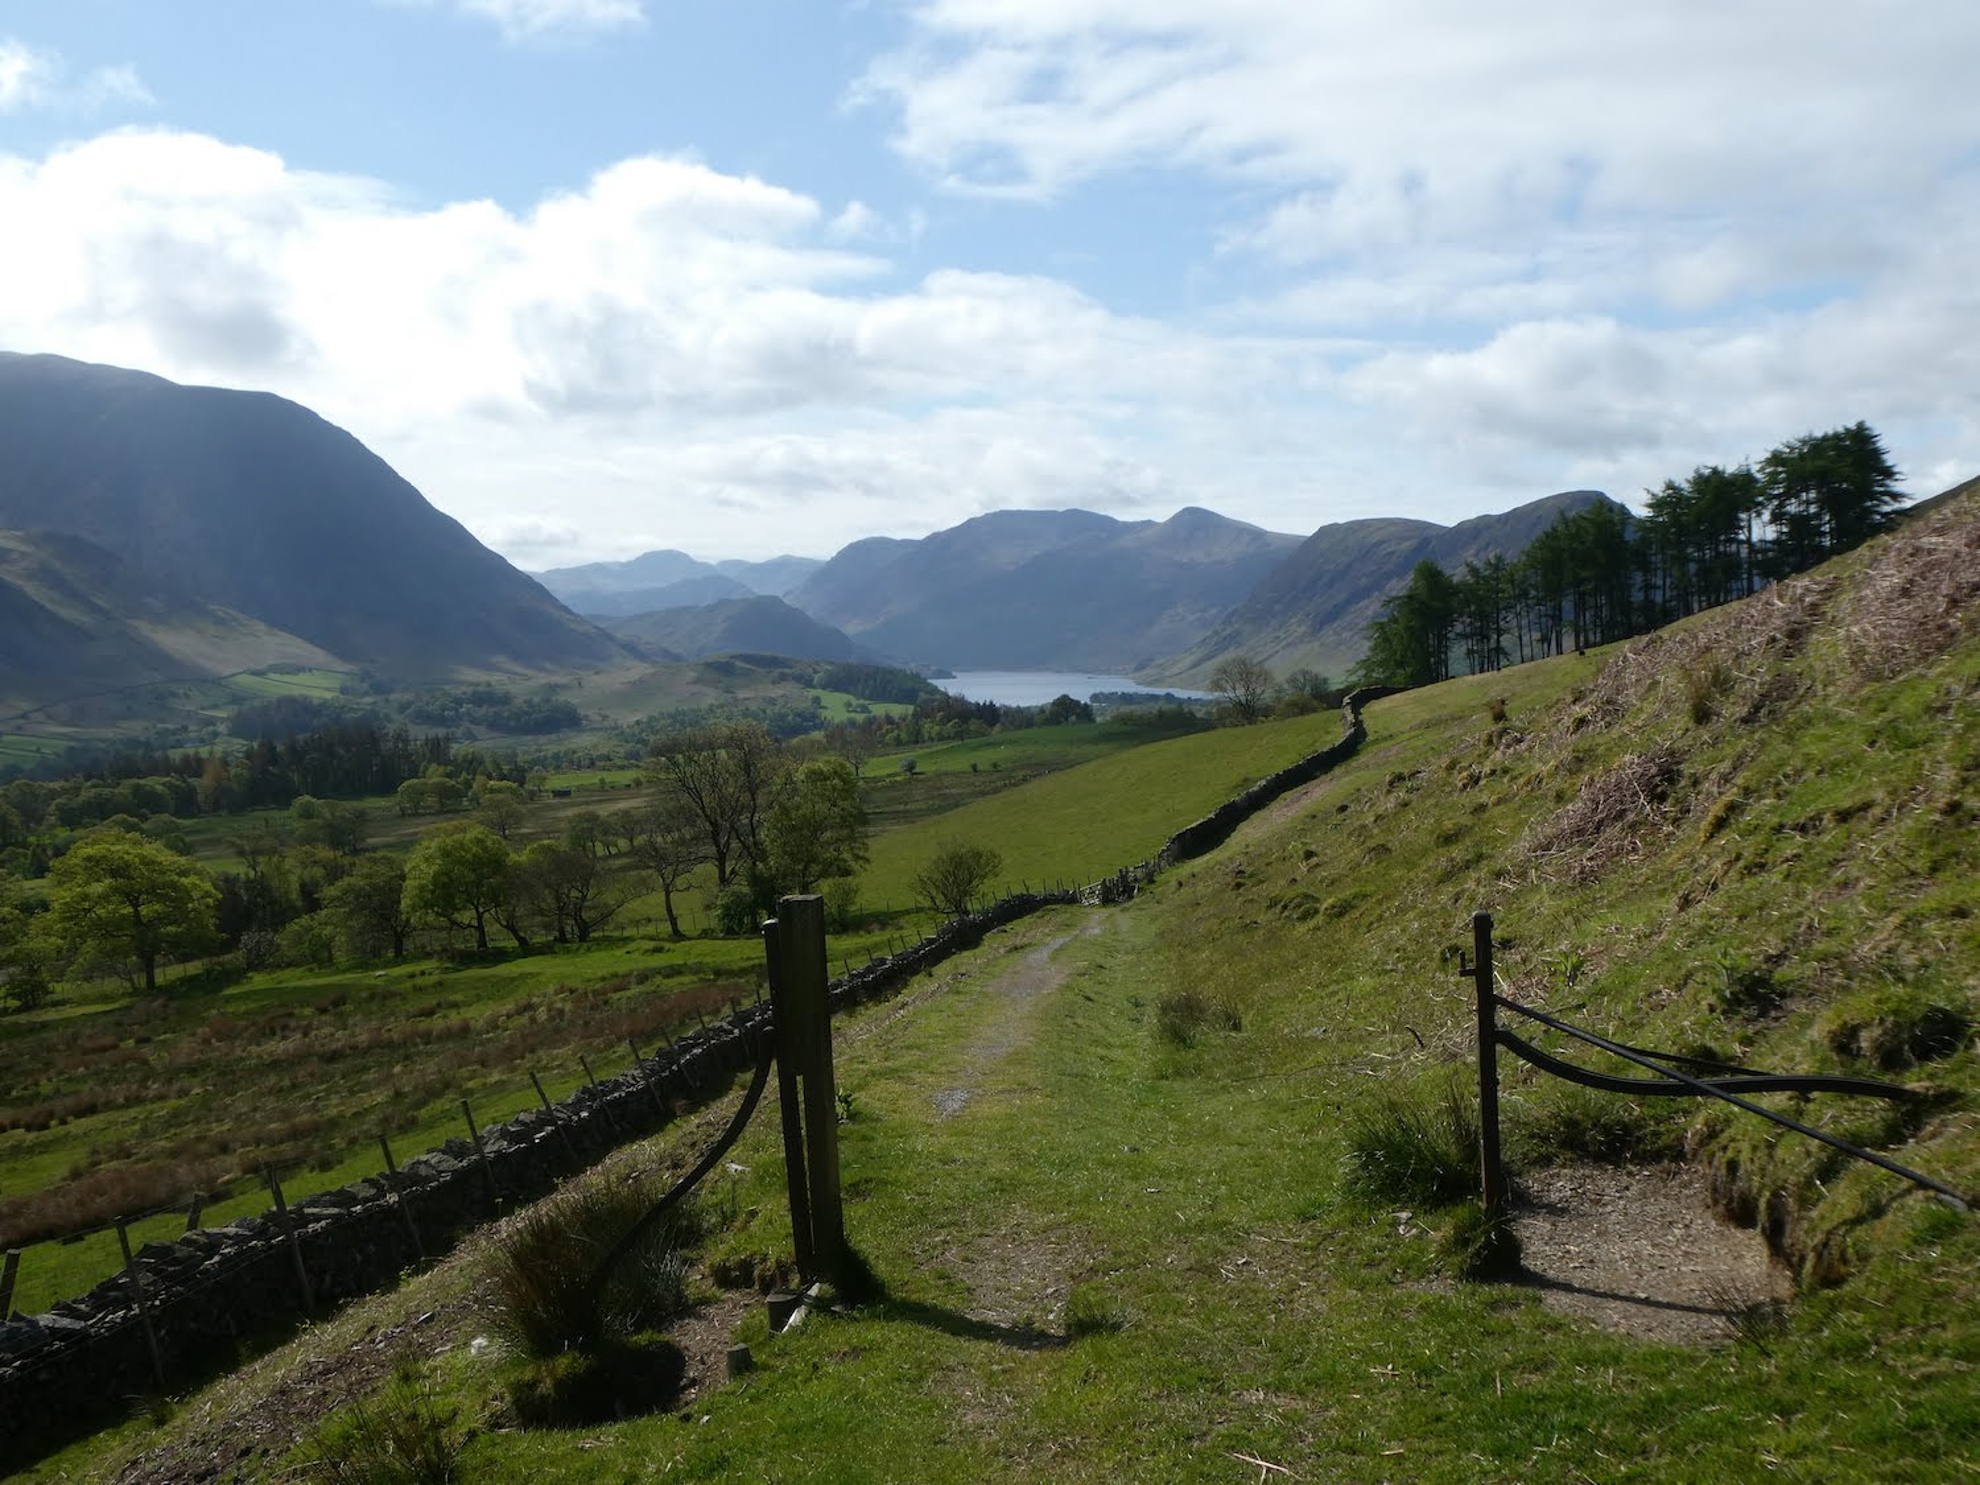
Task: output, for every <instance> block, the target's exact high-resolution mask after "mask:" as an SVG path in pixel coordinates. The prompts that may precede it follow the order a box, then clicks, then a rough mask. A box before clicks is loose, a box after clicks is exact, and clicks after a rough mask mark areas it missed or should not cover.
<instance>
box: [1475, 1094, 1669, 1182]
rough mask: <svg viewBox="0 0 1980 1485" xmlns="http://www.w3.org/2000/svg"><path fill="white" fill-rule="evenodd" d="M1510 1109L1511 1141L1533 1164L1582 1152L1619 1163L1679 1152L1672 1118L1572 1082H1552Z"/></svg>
mask: <svg viewBox="0 0 1980 1485" xmlns="http://www.w3.org/2000/svg"><path fill="white" fill-rule="evenodd" d="M1667 1102H1668V1101H1667ZM1509 1112H1510V1114H1511V1118H1510V1119H1509V1120H1508V1127H1507V1130H1506V1140H1507V1144H1508V1145H1509V1146H1510V1147H1511V1148H1512V1150H1513V1151H1514V1152H1516V1158H1517V1159H1519V1160H1521V1161H1531V1162H1532V1163H1534V1164H1549V1163H1552V1162H1554V1161H1558V1160H1560V1159H1562V1158H1563V1157H1566V1156H1580V1157H1581V1158H1583V1159H1585V1160H1598V1161H1602V1162H1605V1163H1609V1164H1618V1165H1619V1164H1622V1163H1624V1162H1626V1161H1630V1160H1639V1159H1644V1158H1660V1157H1663V1156H1668V1155H1675V1154H1676V1153H1677V1149H1676V1147H1677V1146H1678V1145H1679V1144H1680V1143H1681V1141H1680V1140H1679V1138H1678V1137H1677V1134H1676V1131H1675V1126H1674V1125H1673V1124H1672V1123H1671V1122H1670V1121H1669V1120H1668V1119H1660V1118H1658V1117H1657V1116H1655V1115H1653V1114H1651V1113H1649V1112H1647V1111H1646V1110H1645V1109H1644V1107H1643V1106H1642V1105H1641V1104H1638V1103H1634V1102H1632V1101H1631V1100H1630V1099H1628V1098H1625V1097H1623V1096H1621V1095H1619V1094H1615V1093H1604V1092H1602V1091H1600V1090H1599V1089H1595V1088H1580V1087H1576V1086H1575V1085H1574V1084H1571V1083H1562V1084H1555V1085H1550V1086H1549V1089H1548V1091H1547V1093H1546V1094H1545V1095H1544V1096H1542V1097H1539V1098H1536V1099H1534V1100H1532V1101H1531V1102H1525V1101H1522V1102H1521V1103H1519V1104H1517V1105H1515V1106H1514V1107H1513V1108H1512V1109H1511V1110H1509Z"/></svg>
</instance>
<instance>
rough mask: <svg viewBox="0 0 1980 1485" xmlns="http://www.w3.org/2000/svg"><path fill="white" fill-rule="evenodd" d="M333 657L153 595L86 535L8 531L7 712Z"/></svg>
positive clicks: (2, 670)
mask: <svg viewBox="0 0 1980 1485" xmlns="http://www.w3.org/2000/svg"><path fill="white" fill-rule="evenodd" d="M277 664H294V665H303V666H311V667H314V666H334V665H336V664H337V661H336V659H335V657H333V656H331V655H328V654H326V653H325V652H324V651H322V650H320V649H318V648H317V647H316V646H314V645H311V644H309V643H307V642H306V641H304V640H300V639H297V638H296V637H295V636H294V635H292V634H284V633H282V632H281V631H279V630H276V629H272V628H270V627H269V626H268V625H266V624H261V623H257V622H256V621H254V620H253V619H249V618H247V617H245V616H243V615H241V614H238V613H234V612H231V611H230V610H227V609H222V608H216V607H214V606H213V605H211V604H205V603H201V602H199V601H197V600H196V599H192V598H185V597H170V596H161V595H159V594H156V593H151V592H146V591H145V590H144V588H143V586H142V585H141V584H140V583H138V582H137V581H136V579H135V575H134V574H133V573H132V572H131V571H130V569H129V567H128V566H127V564H125V563H124V562H123V561H121V560H120V559H119V558H117V557H115V556H113V555H112V554H111V553H109V552H106V551H104V550H103V549H102V548H101V547H98V546H95V545H93V544H91V543H90V542H86V541H84V540H82V539H81V538H79V537H73V536H61V535H57V534H55V533H52V532H20V531H0V712H13V711H17V710H23V709H26V708H30V707H34V708H40V707H45V706H48V705H50V704H52V703H57V702H60V701H63V700H69V699H78V700H79V699H82V698H91V699H96V698H101V697H102V696H103V695H104V694H105V693H113V692H120V691H124V690H128V689H130V688H134V687H139V686H144V685H149V684H152V683H155V682H158V681H160V680H174V681H183V680H196V679H207V678H211V677H215V676H221V675H230V674H233V673H235V672H237V671H243V670H258V669H261V668H263V667H265V666H269V665H277Z"/></svg>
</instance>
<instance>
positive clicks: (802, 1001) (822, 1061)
mask: <svg viewBox="0 0 1980 1485" xmlns="http://www.w3.org/2000/svg"><path fill="white" fill-rule="evenodd" d="M776 923H777V956H776V957H777V959H778V961H779V970H780V973H779V974H778V975H777V977H776V978H773V980H772V981H771V989H772V994H773V995H774V994H775V992H776V989H777V982H778V980H781V981H782V989H783V994H784V1003H783V1005H782V1006H781V1007H779V1009H778V1013H777V1023H778V1037H777V1049H778V1060H779V1062H780V1063H781V1062H782V1060H783V1058H784V1056H785V1054H787V1053H788V1054H789V1055H790V1056H791V1058H792V1060H793V1062H794V1064H795V1070H796V1072H797V1075H798V1078H799V1080H800V1081H801V1082H802V1084H803V1088H802V1097H803V1107H804V1150H805V1167H806V1175H807V1177H808V1179H807V1181H806V1183H805V1184H806V1191H807V1194H808V1196H809V1199H810V1209H811V1210H810V1218H811V1223H810V1226H811V1250H812V1258H813V1261H814V1262H815V1263H816V1265H817V1269H816V1272H817V1274H818V1275H820V1276H822V1277H824V1278H827V1279H831V1280H834V1281H837V1280H839V1279H841V1278H842V1277H843V1276H844V1268H845V1264H844V1250H845V1214H844V1211H843V1208H842V1206H841V1202H840V1194H839V1111H838V1090H837V1088H836V1087H835V1086H834V1081H833V1076H832V1005H831V1001H830V998H829V996H828V994H827V985H828V978H827V970H826V964H825V899H824V898H822V897H819V896H817V895H816V894H811V895H807V896H803V897H786V898H783V899H781V900H780V901H779V902H778V904H777V918H776ZM782 1086H783V1084H782V1082H781V1081H780V1083H779V1087H780V1089H781V1088H782ZM789 1127H790V1126H789V1124H788V1122H787V1123H786V1125H785V1130H786V1134H787V1135H788V1132H789ZM796 1215H797V1214H796V1213H795V1212H793V1213H792V1218H793V1225H795V1219H796ZM800 1267H802V1265H800Z"/></svg>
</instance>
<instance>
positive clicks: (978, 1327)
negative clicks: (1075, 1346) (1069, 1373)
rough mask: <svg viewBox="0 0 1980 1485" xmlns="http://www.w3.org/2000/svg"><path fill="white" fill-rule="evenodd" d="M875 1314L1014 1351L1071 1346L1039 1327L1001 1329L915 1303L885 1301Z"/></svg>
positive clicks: (1001, 1326) (1062, 1337)
mask: <svg viewBox="0 0 1980 1485" xmlns="http://www.w3.org/2000/svg"><path fill="white" fill-rule="evenodd" d="M874 1314H875V1316H876V1317H877V1318H879V1319H882V1320H904V1321H906V1322H907V1323H908V1324H910V1325H922V1326H926V1327H927V1328H928V1329H930V1330H939V1331H941V1332H942V1334H944V1335H952V1336H956V1337H958V1338H959V1339H962V1340H965V1341H985V1342H988V1343H989V1344H991V1345H994V1346H1003V1347H1006V1348H1008V1349H1010V1350H1012V1351H1056V1350H1059V1349H1060V1348H1061V1347H1063V1346H1066V1345H1068V1344H1070V1343H1069V1341H1068V1340H1067V1338H1066V1337H1065V1336H1063V1335H1059V1334H1057V1333H1055V1332H1053V1331H1049V1330H1040V1329H1039V1328H1038V1327H1037V1326H1035V1325H1000V1324H998V1323H997V1322H996V1321H994V1320H979V1319H977V1318H976V1317H975V1316H973V1315H965V1314H962V1313H961V1312H959V1311H956V1310H951V1309H945V1308H944V1307H943V1306H941V1305H931V1304H924V1303H923V1302H922V1301H920V1300H914V1299H888V1300H885V1301H883V1302H882V1303H880V1304H878V1305H876V1306H874Z"/></svg>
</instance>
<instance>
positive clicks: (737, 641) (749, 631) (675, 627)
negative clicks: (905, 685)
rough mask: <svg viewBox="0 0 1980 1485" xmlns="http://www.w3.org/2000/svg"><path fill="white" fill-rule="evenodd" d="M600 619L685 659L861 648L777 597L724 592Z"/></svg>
mask: <svg viewBox="0 0 1980 1485" xmlns="http://www.w3.org/2000/svg"><path fill="white" fill-rule="evenodd" d="M604 624H605V627H606V628H607V629H608V630H610V631H611V632H612V633H613V634H616V635H618V636H619V638H621V639H623V640H627V641H630V642H632V643H635V644H638V645H640V646H641V647H642V648H644V649H646V650H648V651H650V652H658V653H659V654H660V655H662V656H678V657H680V658H682V659H685V660H700V659H702V658H704V657H705V656H708V655H728V654H734V653H737V652H740V651H747V652H751V653H755V654H763V655H788V656H790V657H792V658H793V659H799V660H855V659H860V658H863V656H864V655H865V653H866V652H864V651H862V650H861V649H860V647H859V646H857V645H855V644H854V643H853V642H852V641H851V640H850V639H848V638H847V637H846V636H845V635H844V634H842V633H840V632H839V631H838V630H837V629H834V628H832V626H831V625H829V624H821V623H819V622H818V621H817V620H816V619H814V618H812V617H811V616H810V615H808V614H805V613H801V612H800V611H799V610H797V609H795V608H792V607H791V606H790V605H789V604H788V603H786V602H784V601H783V600H782V599H781V598H769V597H762V596H758V597H753V598H729V599H724V600H722V601H720V602H717V603H707V604H702V605H699V606H697V607H686V608H667V609H662V610H659V611H657V612H653V613H639V614H634V615H632V616H630V617H627V618H623V619H614V618H608V619H606V620H605V621H604Z"/></svg>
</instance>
